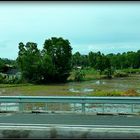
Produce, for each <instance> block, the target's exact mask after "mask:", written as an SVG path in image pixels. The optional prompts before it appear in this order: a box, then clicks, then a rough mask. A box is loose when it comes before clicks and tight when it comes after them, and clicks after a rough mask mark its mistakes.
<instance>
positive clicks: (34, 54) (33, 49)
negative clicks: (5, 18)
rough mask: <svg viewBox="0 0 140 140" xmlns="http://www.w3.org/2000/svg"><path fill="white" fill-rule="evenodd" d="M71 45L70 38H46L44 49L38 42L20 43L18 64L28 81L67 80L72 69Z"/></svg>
mask: <svg viewBox="0 0 140 140" xmlns="http://www.w3.org/2000/svg"><path fill="white" fill-rule="evenodd" d="M71 50H72V48H71V46H70V43H69V41H68V40H64V39H63V38H55V37H52V38H51V39H48V40H45V43H44V47H43V50H42V51H39V49H38V48H37V44H36V43H32V42H28V43H26V45H24V44H23V43H22V42H21V43H19V53H18V58H17V62H18V66H19V68H20V70H21V73H22V76H23V78H24V79H26V80H27V82H31V83H48V82H65V81H66V80H67V78H68V76H69V75H70V71H71V56H72V53H71Z"/></svg>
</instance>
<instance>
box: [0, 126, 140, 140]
mask: <svg viewBox="0 0 140 140" xmlns="http://www.w3.org/2000/svg"><path fill="white" fill-rule="evenodd" d="M0 138H74V139H75V138H84V139H86V138H92V139H98V138H99V139H101V138H102V139H103V138H135V139H139V138H140V128H90V127H63V126H62V127H61V126H50V127H41V126H40V127H39V126H38V127H34V126H0Z"/></svg>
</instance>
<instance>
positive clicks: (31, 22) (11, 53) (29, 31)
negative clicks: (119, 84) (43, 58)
mask: <svg viewBox="0 0 140 140" xmlns="http://www.w3.org/2000/svg"><path fill="white" fill-rule="evenodd" d="M51 37H63V38H64V39H68V40H69V42H70V43H71V47H72V48H73V49H72V53H75V52H77V51H79V52H80V53H81V54H88V53H89V52H90V51H93V52H97V51H101V52H102V53H104V54H109V53H118V52H120V53H122V52H127V51H137V50H139V49H140V2H121V1H120V2H119V1H118V2H101V1H100V2H82V1H81V2H80V1H79V2H74V1H73V2H68V1H67V2H60V1H59V2H35V1H34V2H33V1H32V2H27V1H26V2H0V58H8V59H16V58H17V56H18V51H19V49H18V44H19V43H20V42H23V43H24V44H26V43H27V42H35V43H37V44H38V48H39V49H40V50H41V49H42V48H43V44H44V41H45V40H46V39H49V38H51Z"/></svg>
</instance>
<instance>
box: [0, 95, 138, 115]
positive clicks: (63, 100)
mask: <svg viewBox="0 0 140 140" xmlns="http://www.w3.org/2000/svg"><path fill="white" fill-rule="evenodd" d="M0 103H1V108H2V104H5V106H7V105H8V104H9V103H15V104H16V105H18V107H19V108H18V111H19V112H24V111H25V110H26V109H27V106H28V108H29V105H30V104H33V107H35V106H34V105H35V104H36V108H37V107H39V106H43V109H44V110H45V111H47V110H48V105H49V104H51V105H50V107H52V105H54V104H55V107H56V108H57V107H58V104H59V105H60V108H61V109H62V108H63V110H64V106H65V105H66V104H71V105H72V104H73V108H74V109H73V110H74V111H75V110H76V109H75V108H76V104H80V107H81V108H80V109H79V110H80V111H81V112H83V113H85V112H87V108H88V109H89V108H91V107H93V108H96V107H99V105H100V108H101V110H102V112H105V108H106V107H107V106H106V105H111V106H112V105H115V104H117V105H121V106H122V105H127V108H130V112H131V113H133V112H134V105H135V107H136V105H138V106H137V109H138V112H140V106H139V105H140V97H87V96H86V97H85V96H80V97H79V96H78V97H77V96H0ZM87 105H88V106H87ZM90 105H92V106H90ZM95 105H96V106H95ZM128 106H129V107H128ZM65 107H66V108H68V106H65ZM30 110H32V108H30ZM124 110H125V109H124Z"/></svg>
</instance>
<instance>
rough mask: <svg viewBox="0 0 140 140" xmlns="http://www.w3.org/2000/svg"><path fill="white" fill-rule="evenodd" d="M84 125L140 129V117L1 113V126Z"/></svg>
mask: <svg viewBox="0 0 140 140" xmlns="http://www.w3.org/2000/svg"><path fill="white" fill-rule="evenodd" d="M9 124H17V125H18V124H20V125H21V124H23V125H27V124H28V125H29V124H31V125H35V124H36V125H52V124H57V125H60V124H61V125H73V126H76V125H81V126H82V125H83V126H86V125H88V126H91V127H93V126H102V127H103V126H112V127H113V126H118V127H129V126H131V127H140V116H136V115H134V116H133V115H111V116H110V115H84V114H55V113H54V114H46V113H38V114H34V113H23V114H20V113H17V114H16V113H0V125H9Z"/></svg>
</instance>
